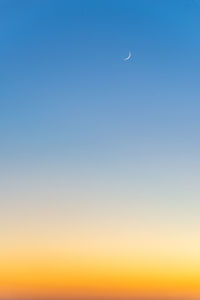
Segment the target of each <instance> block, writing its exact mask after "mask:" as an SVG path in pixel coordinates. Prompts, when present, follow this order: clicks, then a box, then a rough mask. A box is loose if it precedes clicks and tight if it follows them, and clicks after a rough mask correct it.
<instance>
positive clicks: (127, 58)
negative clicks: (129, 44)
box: [124, 51, 131, 61]
mask: <svg viewBox="0 0 200 300" xmlns="http://www.w3.org/2000/svg"><path fill="white" fill-rule="evenodd" d="M130 58H131V51H129V53H128V57H125V58H124V60H125V61H126V60H129V59H130Z"/></svg>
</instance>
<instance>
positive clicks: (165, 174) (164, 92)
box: [0, 0, 200, 209]
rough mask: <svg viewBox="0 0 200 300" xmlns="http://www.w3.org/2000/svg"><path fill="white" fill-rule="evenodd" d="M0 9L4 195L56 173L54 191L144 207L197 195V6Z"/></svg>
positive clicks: (42, 4)
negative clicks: (66, 184)
mask: <svg viewBox="0 0 200 300" xmlns="http://www.w3.org/2000/svg"><path fill="white" fill-rule="evenodd" d="M0 6H1V9H0V11H1V12H0V14H1V15H0V25H1V26H0V28H1V29H0V38H1V47H0V67H1V75H0V136H1V149H0V154H1V158H0V160H1V164H2V166H3V168H2V171H1V177H2V178H4V180H5V181H6V180H7V185H6V186H7V189H8V190H9V189H11V183H9V180H12V177H13V181H15V180H16V177H18V176H19V177H20V176H21V177H22V178H23V180H24V179H25V178H26V180H30V181H31V179H30V178H29V177H28V178H29V179H27V176H30V174H32V173H33V174H35V177H37V176H39V174H42V175H40V176H41V177H42V179H41V182H43V180H44V181H45V180H46V179H45V178H46V176H47V175H48V174H49V173H51V171H52V170H54V171H53V173H54V175H53V176H54V179H52V181H54V180H58V179H56V178H62V176H64V178H65V177H66V178H69V177H70V176H72V177H73V176H74V177H73V178H74V179H73V180H74V182H75V183H74V184H75V185H76V180H80V181H81V179H82V180H86V179H85V178H87V180H88V184H89V182H90V181H91V182H93V181H94V180H95V179H94V178H96V181H97V182H98V184H99V182H101V181H104V180H107V181H110V182H113V187H112V188H114V185H116V186H120V185H121V184H122V190H123V189H125V190H130V191H131V188H132V184H133V182H134V185H135V186H136V187H137V189H138V190H146V189H147V195H145V197H147V198H148V192H150V193H152V194H153V195H154V193H156V192H155V191H156V190H157V189H158V187H159V189H160V192H159V195H163V194H165V192H166V189H168V193H170V197H171V194H173V193H174V189H175V188H174V185H176V186H177V190H176V192H175V194H176V196H174V197H175V198H176V197H178V199H182V194H183V193H184V191H183V190H182V189H184V188H183V186H185V185H186V184H188V185H189V186H191V187H193V190H194V193H195V191H197V192H198V187H197V182H196V180H197V178H198V176H199V150H200V149H199V148H200V144H199V138H198V137H199V130H200V119H199V108H200V107H199V70H200V69H199V67H200V56H199V50H200V36H199V29H200V18H199V14H200V7H199V5H198V2H197V1H192V0H183V1H174V0H173V1H157V0H154V1H141V0H140V1H139V0H138V1H17V2H15V1H1V2H0ZM129 50H130V51H131V52H132V54H133V56H132V59H131V60H130V61H129V62H124V61H123V58H124V57H126V56H127V54H128V51H129ZM22 170H25V171H22ZM23 172H24V173H23ZM5 174H7V176H5ZM13 174H15V175H13ZM19 174H21V175H19ZM58 174H60V175H58ZM72 174H73V175H72ZM95 176H96V177H95ZM5 178H7V179H5ZM77 178H78V179H77ZM105 178H106V179H105ZM23 180H22V181H23ZM122 182H123V183H122ZM166 182H169V184H168V185H166ZM93 183H94V182H93ZM41 184H42V183H41ZM9 187H10V188H9ZM77 188H78V186H77ZM112 188H111V189H112ZM169 191H171V192H169ZM130 193H131V192H130ZM177 194H178V196H177ZM156 197H158V198H159V197H160V196H158V195H157V196H156ZM163 197H164V196H163ZM196 197H197V194H195V196H194V198H195V199H196ZM172 198H173V197H172ZM164 199H165V197H164ZM170 199H171V198H170ZM163 201H165V200H163ZM170 201H171V200H170ZM161 202H162V200H161ZM150 203H151V201H150ZM170 209H171V208H170Z"/></svg>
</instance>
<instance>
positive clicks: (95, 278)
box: [0, 254, 200, 299]
mask: <svg viewBox="0 0 200 300" xmlns="http://www.w3.org/2000/svg"><path fill="white" fill-rule="evenodd" d="M199 270H200V264H195V262H194V261H193V263H192V262H191V261H188V262H185V264H184V265H183V262H182V260H178V258H177V259H175V260H172V259H171V260H170V259H169V258H165V259H163V258H162V259H161V258H157V259H156V257H154V258H145V257H142V256H140V257H139V256H137V255H136V256H135V257H134V254H133V256H132V259H130V257H129V258H128V257H127V259H125V258H124V257H123V259H122V258H120V257H112V256H110V257H104V258H102V257H94V256H93V257H90V255H88V256H86V255H85V256H82V257H81V256H79V257H78V256H75V255H74V256H71V257H69V256H68V257H67V258H66V257H65V258H64V257H58V256H54V257H53V256H52V257H50V256H46V258H45V256H44V255H42V256H40V257H39V256H38V257H35V258H33V257H32V258H31V257H26V258H23V257H21V258H20V257H18V260H17V259H16V257H15V259H13V260H12V259H10V261H9V263H8V261H4V262H3V261H1V274H0V299H15V298H19V297H20V298H21V299H23V298H24V299H25V298H26V299H27V298H31V299H32V298H35V299H40V298H41V299H43V298H44V299H46V298H53V299H58V298H65V299H66V298H67V299H69V298H74V299H79V298H81V299H90V298H102V299H104V298H108V299H112V298H127V299H129V298H132V299H136V298H144V299H147V298H148V299H151V297H153V298H155V299H159V297H161V296H162V298H163V297H164V298H165V297H166V298H167V299H168V298H169V299H177V298H178V299H179V298H181V297H184V299H185V298H187V297H188V299H191V298H192V299H197V298H198V296H200V287H199V279H200V271H199Z"/></svg>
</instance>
